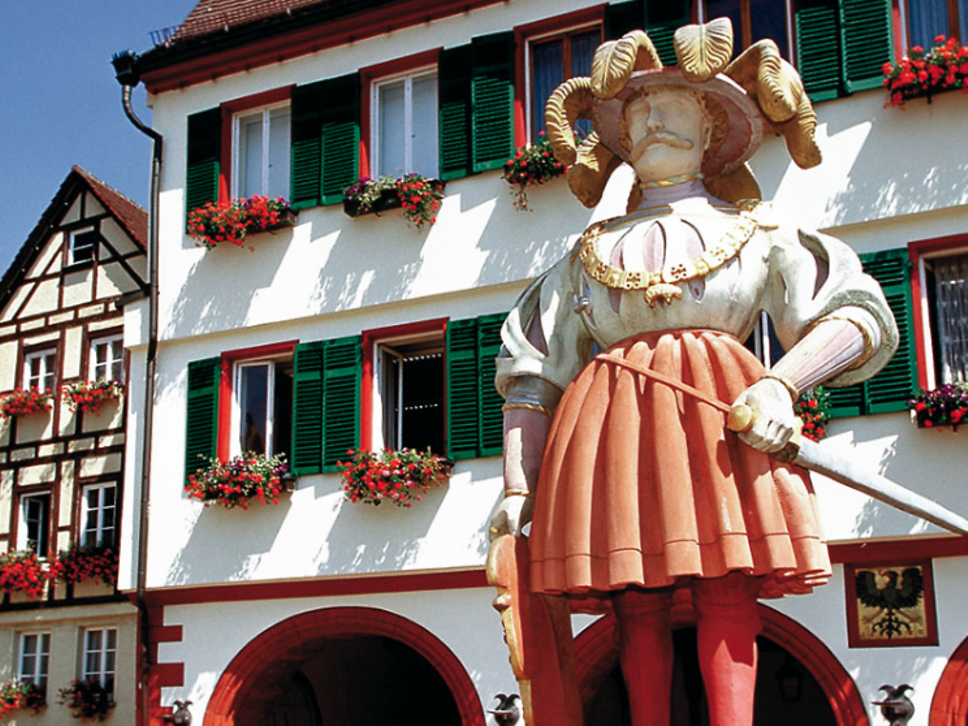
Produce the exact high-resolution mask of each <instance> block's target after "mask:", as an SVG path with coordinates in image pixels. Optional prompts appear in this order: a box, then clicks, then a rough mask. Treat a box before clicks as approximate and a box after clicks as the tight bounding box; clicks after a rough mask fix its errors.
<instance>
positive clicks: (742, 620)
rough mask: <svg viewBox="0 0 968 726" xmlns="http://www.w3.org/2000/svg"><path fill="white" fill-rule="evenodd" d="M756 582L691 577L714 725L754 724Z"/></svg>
mask: <svg viewBox="0 0 968 726" xmlns="http://www.w3.org/2000/svg"><path fill="white" fill-rule="evenodd" d="M758 590H759V583H758V582H757V580H755V579H753V578H750V577H746V576H745V575H743V574H740V573H738V572H734V573H730V574H729V575H727V576H726V577H718V578H714V579H698V578H697V579H695V580H693V586H692V591H693V595H694V598H695V605H696V611H697V616H698V618H697V623H696V630H697V632H696V635H697V639H698V650H699V667H700V669H701V670H702V677H703V681H704V682H705V684H706V699H707V701H708V702H709V723H710V726H752V724H753V700H754V691H755V688H756V660H757V651H756V636H757V635H758V634H759V632H760V630H761V629H762V625H761V623H760V617H759V614H758V613H757V610H756V593H757V591H758Z"/></svg>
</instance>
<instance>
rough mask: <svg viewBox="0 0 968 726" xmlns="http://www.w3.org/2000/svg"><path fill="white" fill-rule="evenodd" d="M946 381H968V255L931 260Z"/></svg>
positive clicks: (940, 352) (942, 366)
mask: <svg viewBox="0 0 968 726" xmlns="http://www.w3.org/2000/svg"><path fill="white" fill-rule="evenodd" d="M927 265H928V267H929V268H930V269H932V270H933V271H934V280H935V290H934V295H935V305H936V309H935V327H936V329H937V331H938V347H939V348H940V350H939V351H936V353H937V355H938V358H939V364H940V371H939V372H940V377H941V381H942V382H943V383H954V382H956V381H964V380H968V282H966V278H968V254H963V255H955V256H952V257H943V258H940V259H936V260H930V261H929V262H928V263H927Z"/></svg>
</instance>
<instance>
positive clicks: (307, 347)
mask: <svg viewBox="0 0 968 726" xmlns="http://www.w3.org/2000/svg"><path fill="white" fill-rule="evenodd" d="M292 398H293V402H292V453H291V464H292V470H293V473H294V474H296V476H305V475H306V474H318V473H319V472H320V471H322V464H323V343H322V342H316V343H301V344H300V345H297V346H296V353H295V359H294V362H293V396H292Z"/></svg>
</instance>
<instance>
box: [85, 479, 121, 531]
mask: <svg viewBox="0 0 968 726" xmlns="http://www.w3.org/2000/svg"><path fill="white" fill-rule="evenodd" d="M108 489H113V490H114V503H113V504H111V505H110V506H107V505H106V504H105V503H104V492H105V491H106V490H108ZM92 491H97V492H98V503H97V506H96V507H94V508H93V511H94V513H95V515H96V518H97V522H96V524H95V527H94V529H93V534H92V530H90V529H89V528H88V526H87V522H88V516H89V515H90V514H91V512H92V507H91V505H90V502H89V501H88V493H89V492H92ZM109 509H113V510H114V521H113V524H112V525H111V526H110V527H107V526H106V525H105V522H104V519H105V514H106V512H107V510H109ZM80 530H81V531H80V540H81V545H82V546H83V547H112V546H114V545H116V544H117V540H116V536H117V533H118V485H117V483H116V482H98V483H97V484H86V485H84V486H83V487H81V524H80ZM108 533H110V534H109V536H108V537H106V535H108ZM92 536H93V542H92V541H91V540H90V538H91V537H92Z"/></svg>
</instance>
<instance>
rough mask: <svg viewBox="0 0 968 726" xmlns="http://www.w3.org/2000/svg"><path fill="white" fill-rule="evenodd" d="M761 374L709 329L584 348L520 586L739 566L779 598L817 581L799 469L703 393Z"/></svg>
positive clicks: (716, 573)
mask: <svg viewBox="0 0 968 726" xmlns="http://www.w3.org/2000/svg"><path fill="white" fill-rule="evenodd" d="M609 359H617V360H618V361H619V362H618V363H616V362H615V360H609ZM623 361H624V362H627V365H622V362H623ZM634 368H638V369H646V371H654V372H655V374H656V376H658V378H657V377H653V376H651V375H647V374H645V373H643V372H641V370H638V371H637V370H634ZM763 372H764V371H763V366H762V365H761V364H760V362H759V361H758V360H757V359H756V357H755V356H753V354H752V353H750V352H749V351H748V350H747V349H746V348H745V347H743V345H741V344H740V343H739V342H738V341H737V340H736V339H735V338H733V337H732V336H729V335H727V334H725V333H720V332H717V331H708V330H698V331H674V332H661V333H650V334H646V335H640V336H636V337H634V338H629V339H626V340H624V341H622V342H620V343H618V344H617V345H615V346H613V347H612V348H610V349H609V350H608V351H606V352H605V353H603V354H601V355H599V356H597V357H596V358H594V359H593V360H592V361H591V362H590V363H589V364H588V365H587V366H586V367H585V369H584V370H583V371H582V372H581V373H580V374H579V375H578V376H577V378H575V380H574V381H573V382H572V384H571V385H570V386H569V387H568V390H567V391H566V392H565V394H564V396H563V397H562V399H561V403H560V404H559V406H558V410H557V411H556V413H555V416H554V420H553V422H552V425H551V430H550V432H549V436H548V443H547V446H546V448H545V454H544V463H543V466H542V470H541V478H540V482H539V486H538V491H537V494H536V500H535V515H534V521H533V524H532V530H531V537H530V544H531V553H532V568H531V576H532V580H531V582H532V589H533V590H534V591H535V592H547V593H569V594H573V595H576V596H578V595H582V596H589V595H592V596H594V595H596V594H607V593H608V592H610V591H615V590H622V589H624V588H627V587H629V586H638V587H644V588H661V587H669V586H671V585H675V584H676V583H677V582H680V583H681V582H683V581H684V578H690V577H707V578H708V577H722V576H724V575H725V574H727V573H728V572H731V571H740V572H743V573H745V574H748V575H750V576H754V577H761V578H762V586H761V588H760V596H761V597H779V596H782V595H784V594H788V593H797V592H809V591H810V590H812V588H813V587H814V586H816V585H818V584H822V583H823V582H825V581H826V580H827V579H828V578H829V577H830V560H829V557H828V554H827V547H826V544H825V542H824V540H823V535H822V532H821V528H820V519H819V515H818V512H817V506H816V499H815V497H814V493H813V489H812V487H811V484H810V480H809V477H808V476H807V473H806V472H805V471H803V470H802V469H800V468H797V467H791V466H788V465H784V464H780V463H778V462H775V461H774V460H772V459H770V457H768V456H767V455H766V454H763V453H761V452H758V451H756V450H755V449H753V448H751V447H749V446H746V445H745V444H743V443H742V442H741V441H740V440H739V438H738V437H737V436H736V435H735V434H733V433H732V432H730V431H728V430H727V429H726V427H725V418H726V417H725V414H724V412H723V411H722V407H715V406H712V405H709V403H707V402H705V401H704V400H703V397H705V398H708V399H711V400H714V401H719V402H722V403H724V404H727V405H728V404H730V403H731V402H732V401H734V400H735V399H736V397H737V396H739V394H740V393H742V392H743V390H744V389H746V387H747V386H749V385H750V384H751V383H753V382H755V381H757V380H758V379H759V378H760V377H761V376H762V375H763ZM661 378H665V379H666V381H663V380H661ZM670 380H671V381H672V382H673V383H674V382H681V383H683V384H685V385H686V386H687V387H690V388H692V389H697V390H698V391H699V392H701V395H695V393H694V392H693V393H691V392H688V391H683V390H681V389H680V388H677V387H676V386H675V385H670V382H669V381H670ZM592 600H594V597H593V598H592Z"/></svg>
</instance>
